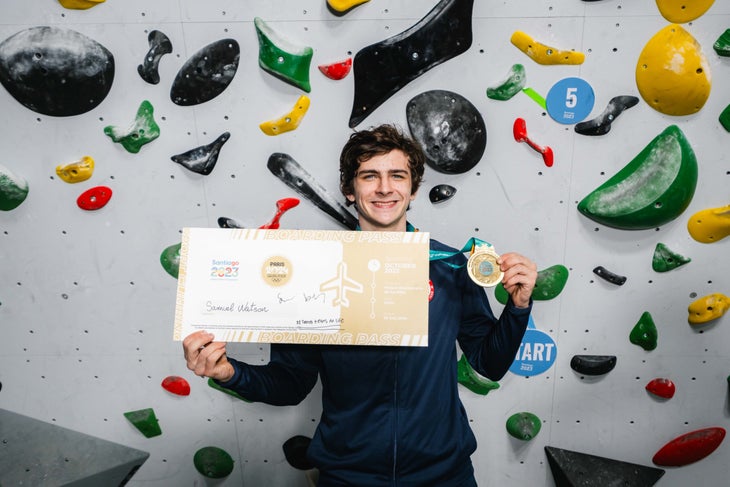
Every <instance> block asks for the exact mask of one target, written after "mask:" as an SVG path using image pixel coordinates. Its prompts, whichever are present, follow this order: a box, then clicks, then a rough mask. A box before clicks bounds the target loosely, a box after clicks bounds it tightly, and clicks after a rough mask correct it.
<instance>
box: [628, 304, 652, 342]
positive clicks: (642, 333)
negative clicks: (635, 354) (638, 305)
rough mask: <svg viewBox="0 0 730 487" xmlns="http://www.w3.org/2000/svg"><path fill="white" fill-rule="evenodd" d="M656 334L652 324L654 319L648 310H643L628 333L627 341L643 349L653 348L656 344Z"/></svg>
mask: <svg viewBox="0 0 730 487" xmlns="http://www.w3.org/2000/svg"><path fill="white" fill-rule="evenodd" d="M658 336H659V333H658V332H657V329H656V325H655V324H654V319H653V318H652V317H651V314H650V313H649V312H648V311H644V312H643V313H642V314H641V318H639V321H638V322H637V323H636V325H634V328H632V330H631V333H630V334H629V341H631V343H633V344H634V345H638V346H640V347H641V348H643V349H644V350H654V349H655V348H656V345H657V337H658Z"/></svg>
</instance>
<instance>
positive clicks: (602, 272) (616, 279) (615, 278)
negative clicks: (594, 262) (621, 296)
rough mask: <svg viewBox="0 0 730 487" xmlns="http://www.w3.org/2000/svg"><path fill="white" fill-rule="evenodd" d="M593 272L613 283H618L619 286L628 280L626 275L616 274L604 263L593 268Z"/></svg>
mask: <svg viewBox="0 0 730 487" xmlns="http://www.w3.org/2000/svg"><path fill="white" fill-rule="evenodd" d="M593 273H594V274H595V275H597V276H598V277H600V278H601V279H603V280H605V281H607V282H610V283H611V284H616V285H617V286H623V284H624V283H625V282H626V276H620V275H618V274H614V273H613V272H611V271H609V270H607V269H606V268H605V267H603V266H602V265H599V266H597V267H596V268H594V269H593Z"/></svg>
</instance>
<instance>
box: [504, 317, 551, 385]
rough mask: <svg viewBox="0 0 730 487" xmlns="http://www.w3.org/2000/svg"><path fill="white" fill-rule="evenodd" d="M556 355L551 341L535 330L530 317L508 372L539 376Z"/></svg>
mask: <svg viewBox="0 0 730 487" xmlns="http://www.w3.org/2000/svg"><path fill="white" fill-rule="evenodd" d="M557 355H558V348H557V346H556V345H555V342H554V341H553V339H552V338H551V337H550V335H548V334H547V333H545V332H542V331H540V330H538V329H537V328H535V323H534V322H533V321H532V315H530V320H529V322H528V324H527V330H526V331H525V336H524V337H523V338H522V343H521V344H520V349H519V350H518V351H517V356H516V357H515V361H514V362H512V365H511V366H510V368H509V370H510V372H512V373H513V374H516V375H522V376H525V377H526V376H533V375H539V374H542V373H543V372H545V371H546V370H548V369H549V368H550V367H552V366H553V364H554V363H555V358H556V357H557Z"/></svg>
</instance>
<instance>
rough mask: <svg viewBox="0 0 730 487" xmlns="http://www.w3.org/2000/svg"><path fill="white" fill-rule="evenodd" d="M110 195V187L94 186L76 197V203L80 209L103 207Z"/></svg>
mask: <svg viewBox="0 0 730 487" xmlns="http://www.w3.org/2000/svg"><path fill="white" fill-rule="evenodd" d="M111 197H112V189H111V188H109V187H107V186H94V187H93V188H90V189H87V190H86V191H84V192H83V193H81V194H80V195H79V197H78V198H76V204H77V205H78V207H79V208H81V209H82V210H87V211H93V210H98V209H100V208H103V207H104V206H105V205H106V204H107V203H109V200H110V199H111Z"/></svg>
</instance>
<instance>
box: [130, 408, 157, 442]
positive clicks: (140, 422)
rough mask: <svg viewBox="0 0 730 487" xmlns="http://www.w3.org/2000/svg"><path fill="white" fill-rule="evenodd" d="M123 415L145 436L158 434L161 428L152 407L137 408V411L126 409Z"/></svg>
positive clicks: (149, 436) (150, 436)
mask: <svg viewBox="0 0 730 487" xmlns="http://www.w3.org/2000/svg"><path fill="white" fill-rule="evenodd" d="M124 417H125V418H127V419H128V420H129V422H130V423H132V424H133V425H134V427H135V428H137V429H138V430H139V431H140V433H142V434H143V435H145V437H146V438H152V437H154V436H160V435H161V434H162V430H161V429H160V425H159V423H158V420H157V416H155V411H154V409H152V408H146V409H138V410H137V411H127V412H126V413H124Z"/></svg>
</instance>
